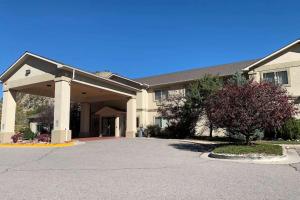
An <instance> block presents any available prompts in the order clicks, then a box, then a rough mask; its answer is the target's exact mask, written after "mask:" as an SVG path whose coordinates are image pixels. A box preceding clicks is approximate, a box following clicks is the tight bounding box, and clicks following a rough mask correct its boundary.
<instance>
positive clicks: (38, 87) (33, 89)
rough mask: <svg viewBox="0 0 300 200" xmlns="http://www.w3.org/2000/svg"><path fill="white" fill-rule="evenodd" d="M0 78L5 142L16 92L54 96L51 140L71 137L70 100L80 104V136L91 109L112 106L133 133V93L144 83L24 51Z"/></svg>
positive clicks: (0, 136)
mask: <svg viewBox="0 0 300 200" xmlns="http://www.w3.org/2000/svg"><path fill="white" fill-rule="evenodd" d="M0 80H1V81H2V83H3V106H2V116H1V132H0V142H1V143H9V142H10V141H11V136H12V135H13V134H14V132H15V112H16V100H15V94H16V92H23V93H27V94H34V95H41V96H47V97H52V98H54V100H55V101H54V102H55V103H54V119H53V130H52V133H51V141H52V143H63V142H65V141H69V140H71V133H72V131H71V130H70V127H69V126H70V103H71V102H78V103H81V105H82V106H81V119H80V134H81V135H82V136H89V135H88V134H89V132H90V131H91V130H90V128H92V127H91V126H90V124H91V122H90V120H91V116H92V115H93V114H95V113H93V112H94V110H99V109H101V107H105V106H113V107H117V108H119V109H120V110H125V116H124V117H125V118H126V119H124V122H125V121H126V125H125V126H126V133H125V135H126V137H135V133H136V94H137V92H139V91H140V90H141V89H143V88H146V87H147V86H146V85H143V84H141V83H138V82H135V81H133V80H130V79H128V78H125V77H122V76H119V75H116V74H112V73H103V74H101V73H100V74H98V75H96V74H92V73H89V72H85V71H83V70H80V69H78V68H74V67H71V66H68V65H65V64H63V63H61V62H57V61H54V60H50V59H47V58H44V57H41V56H38V55H35V54H32V53H28V52H26V53H25V54H23V55H22V56H21V57H20V58H19V59H18V60H17V61H16V62H15V63H14V64H13V65H12V66H11V67H9V68H8V69H7V70H6V71H5V72H4V73H3V74H2V75H1V76H0ZM98 131H99V132H101V130H98Z"/></svg>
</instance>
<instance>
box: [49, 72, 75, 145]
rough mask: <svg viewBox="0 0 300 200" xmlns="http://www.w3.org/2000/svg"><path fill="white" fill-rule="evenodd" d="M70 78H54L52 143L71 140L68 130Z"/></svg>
mask: <svg viewBox="0 0 300 200" xmlns="http://www.w3.org/2000/svg"><path fill="white" fill-rule="evenodd" d="M70 82H71V79H70V78H67V77H58V78H55V97H54V122H53V131H52V133H51V142H52V143H64V142H65V141H70V140H71V130H70V127H69V126H70V96H71V90H70V88H71V86H70Z"/></svg>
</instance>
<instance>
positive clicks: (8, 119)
mask: <svg viewBox="0 0 300 200" xmlns="http://www.w3.org/2000/svg"><path fill="white" fill-rule="evenodd" d="M15 121H16V92H15V91H13V90H8V89H4V90H3V102H2V116H1V132H0V143H10V142H11V136H12V135H14V133H15Z"/></svg>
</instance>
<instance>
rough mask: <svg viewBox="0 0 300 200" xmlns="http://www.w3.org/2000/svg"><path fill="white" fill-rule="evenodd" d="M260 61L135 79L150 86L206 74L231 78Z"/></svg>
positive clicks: (197, 77)
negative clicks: (230, 76)
mask: <svg viewBox="0 0 300 200" xmlns="http://www.w3.org/2000/svg"><path fill="white" fill-rule="evenodd" d="M257 61H258V60H257V59H255V60H247V61H242V62H235V63H230V64H223V65H217V66H212V67H205V68H196V69H191V70H185V71H179V72H175V73H169V74H162V75H157V76H149V77H144V78H138V79H134V80H135V81H138V82H141V83H145V84H148V85H150V86H158V85H167V84H173V83H180V82H187V81H193V80H197V79H199V78H201V77H203V76H204V75H206V74H211V75H219V76H229V75H233V74H234V73H236V72H241V71H242V69H244V68H245V67H248V66H249V65H251V64H253V63H255V62H257Z"/></svg>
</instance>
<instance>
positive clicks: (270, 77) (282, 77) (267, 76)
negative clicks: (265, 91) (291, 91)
mask: <svg viewBox="0 0 300 200" xmlns="http://www.w3.org/2000/svg"><path fill="white" fill-rule="evenodd" d="M263 80H264V81H268V82H271V83H274V84H279V85H286V84H289V80H288V73H287V71H277V72H266V73H263Z"/></svg>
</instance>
